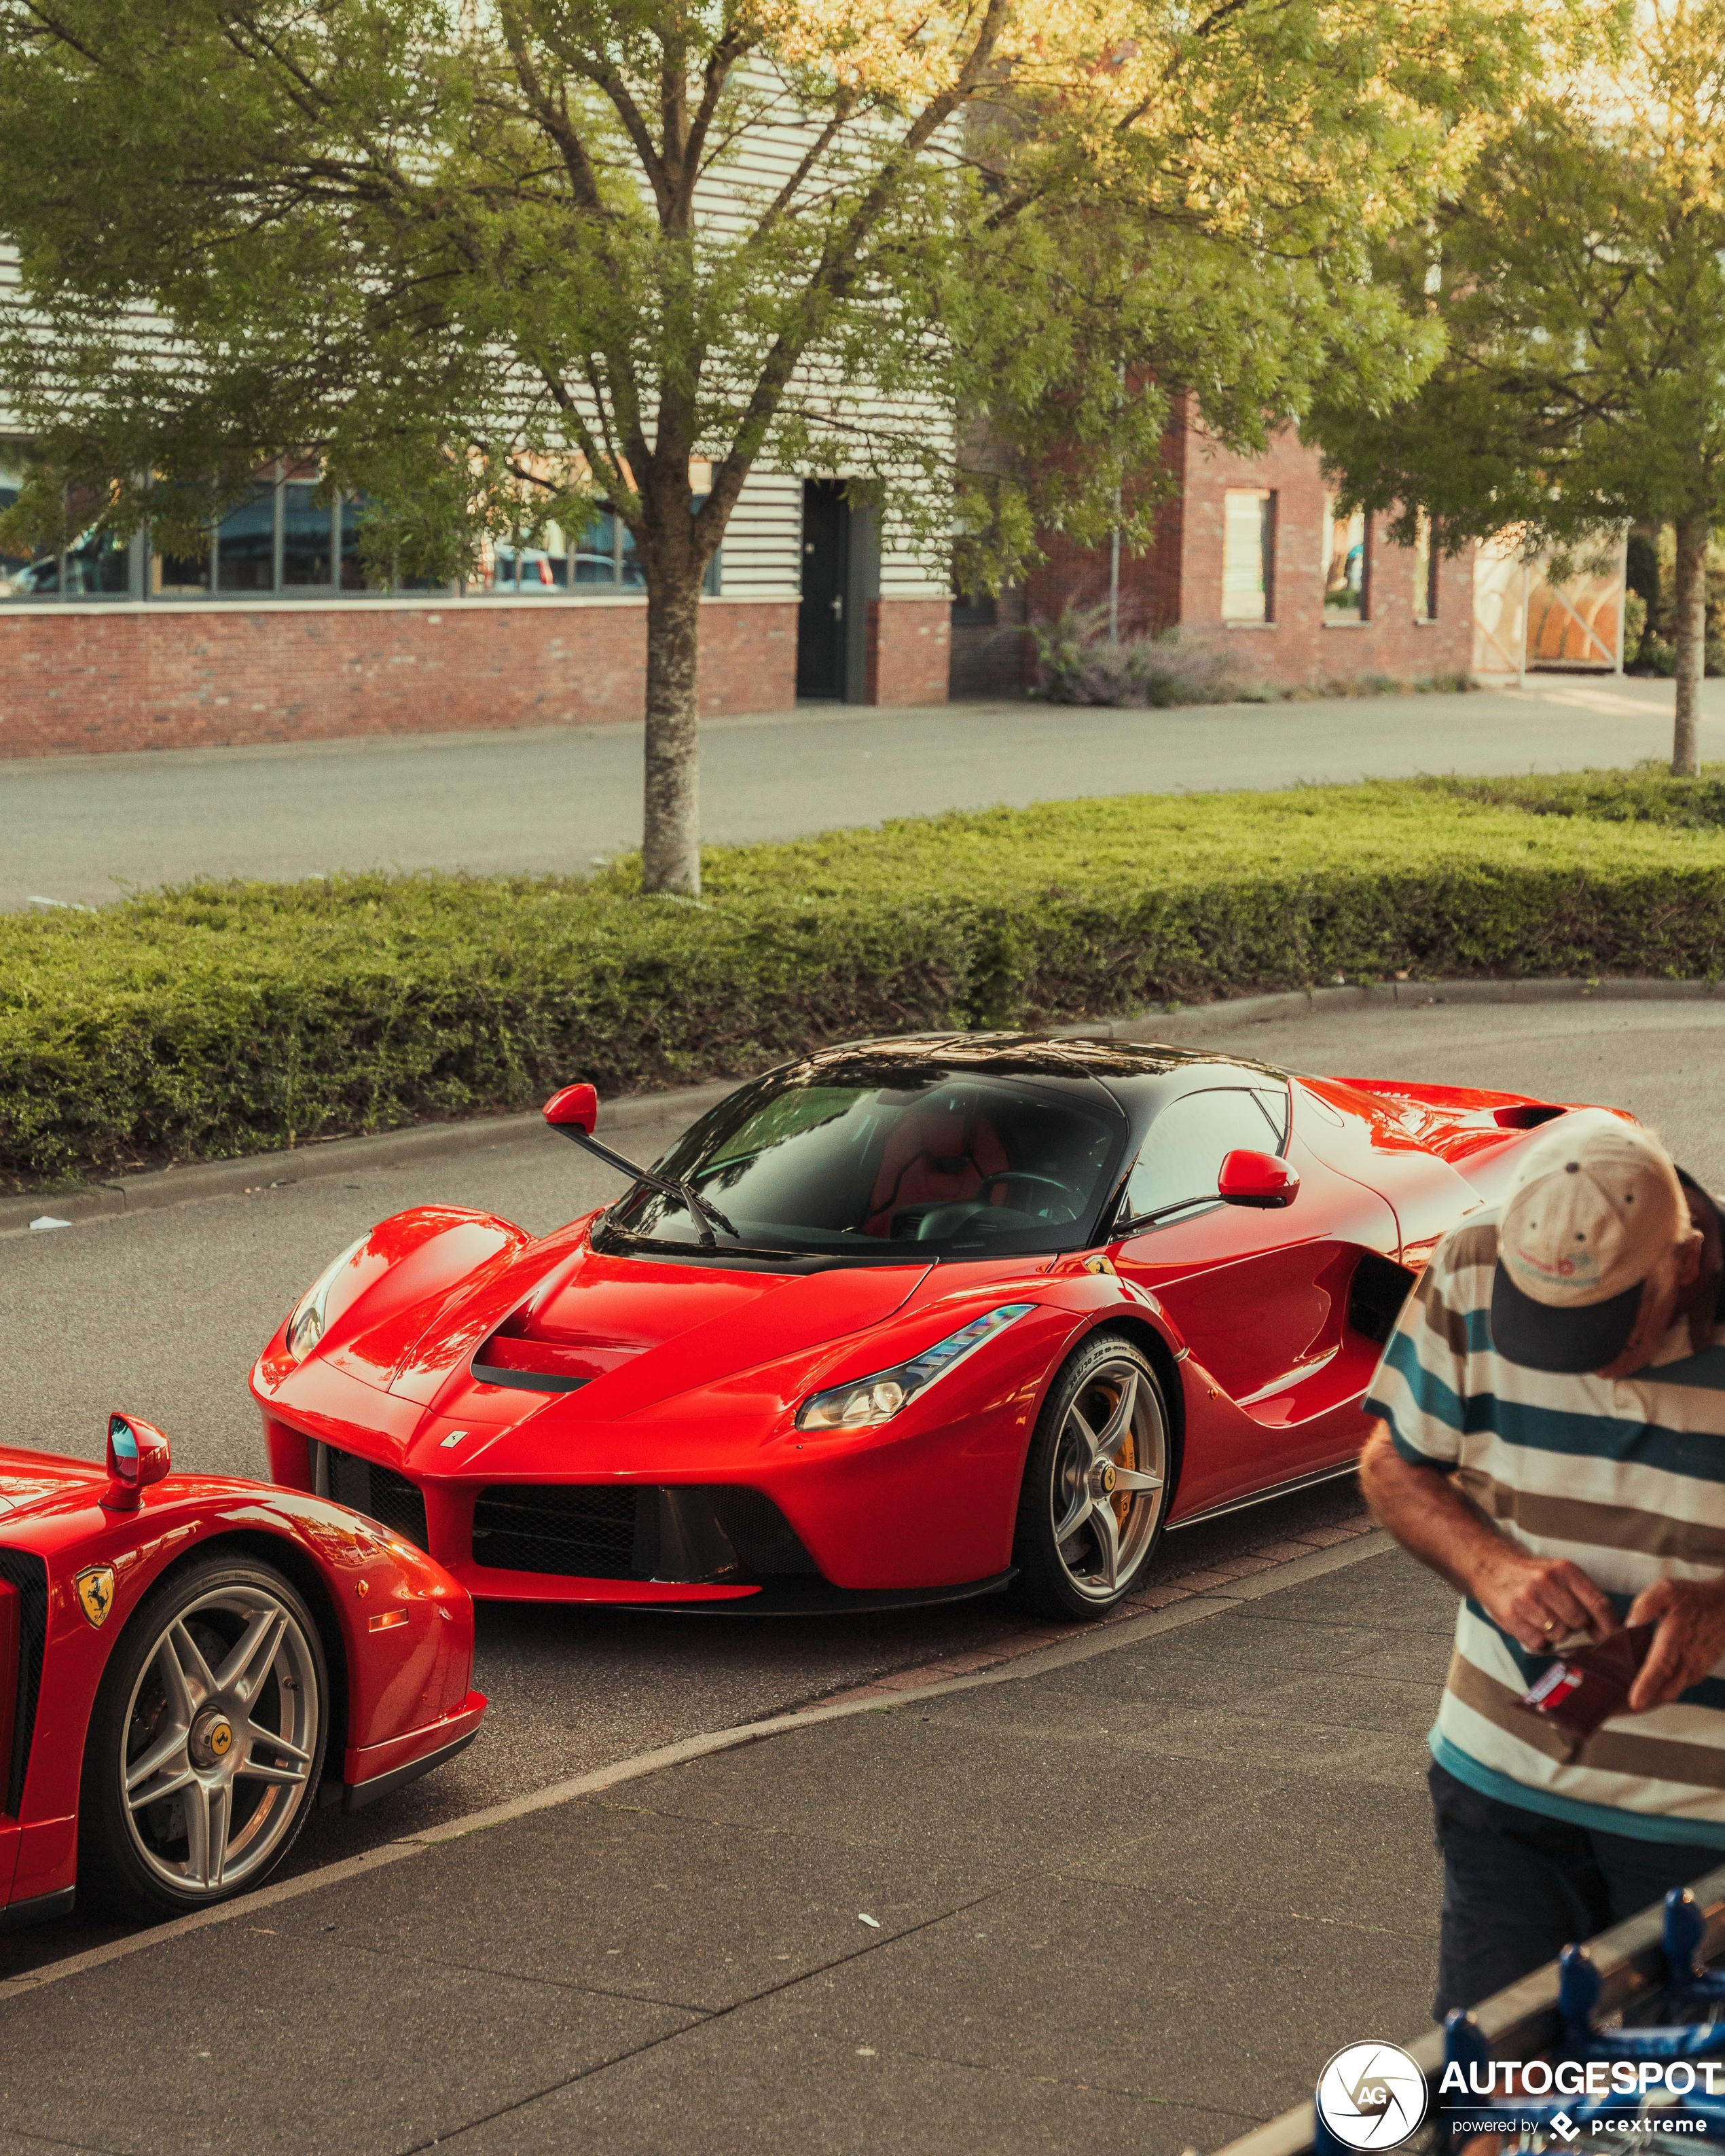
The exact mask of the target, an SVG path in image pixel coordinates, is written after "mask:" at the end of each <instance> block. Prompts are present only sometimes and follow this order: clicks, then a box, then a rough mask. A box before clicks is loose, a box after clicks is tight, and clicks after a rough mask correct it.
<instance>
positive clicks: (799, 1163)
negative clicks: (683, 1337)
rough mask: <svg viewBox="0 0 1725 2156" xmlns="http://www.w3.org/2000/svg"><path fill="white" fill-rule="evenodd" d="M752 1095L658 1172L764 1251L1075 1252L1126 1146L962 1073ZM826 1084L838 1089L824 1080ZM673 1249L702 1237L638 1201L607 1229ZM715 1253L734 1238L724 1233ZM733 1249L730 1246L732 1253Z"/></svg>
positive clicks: (680, 1211)
mask: <svg viewBox="0 0 1725 2156" xmlns="http://www.w3.org/2000/svg"><path fill="white" fill-rule="evenodd" d="M823 1075H824V1074H822V1073H820V1072H818V1071H817V1072H816V1073H815V1074H814V1076H813V1078H812V1080H811V1081H810V1082H805V1083H792V1082H787V1081H783V1080H778V1081H774V1080H772V1079H768V1080H765V1081H762V1083H761V1084H759V1085H756V1086H746V1087H745V1088H744V1089H743V1091H742V1092H741V1093H737V1094H733V1095H732V1097H731V1098H730V1099H729V1100H728V1101H721V1103H720V1105H719V1106H717V1107H716V1108H715V1109H713V1110H712V1111H711V1112H710V1113H709V1114H708V1115H706V1116H703V1117H702V1118H701V1121H700V1122H698V1123H696V1125H695V1126H694V1127H693V1128H692V1129H691V1130H690V1131H689V1132H687V1133H686V1135H685V1137H683V1138H682V1139H681V1140H680V1142H678V1144H677V1145H675V1147H673V1148H672V1149H671V1151H670V1152H669V1153H667V1154H666V1156H665V1158H664V1159H663V1160H662V1161H661V1162H660V1163H659V1168H658V1173H660V1175H661V1176H663V1177H665V1178H666V1179H667V1180H668V1181H673V1182H678V1183H682V1182H686V1183H691V1185H692V1186H693V1187H694V1188H695V1189H696V1191H698V1192H699V1193H700V1194H701V1196H702V1197H703V1198H705V1199H706V1200H707V1201H708V1202H709V1204H711V1205H713V1206H715V1207H716V1208H717V1209H718V1210H719V1211H720V1212H721V1213H722V1214H724V1215H725V1217H726V1219H728V1220H729V1221H730V1222H732V1224H733V1225H734V1226H735V1227H736V1229H737V1235H738V1237H739V1238H740V1240H742V1242H743V1243H744V1244H747V1245H755V1246H757V1247H760V1248H763V1249H767V1250H790V1251H796V1252H798V1253H814V1254H819V1255H834V1256H840V1255H853V1256H855V1257H857V1258H859V1259H864V1260H867V1259H875V1260H879V1259H881V1258H884V1257H887V1256H888V1255H896V1254H897V1253H898V1251H899V1250H902V1251H903V1253H904V1255H905V1256H906V1258H911V1257H912V1256H914V1257H915V1258H916V1259H927V1258H939V1257H945V1256H957V1255H964V1256H970V1257H987V1256H1006V1255H1012V1254H1013V1253H1014V1252H1019V1251H1028V1250H1050V1251H1054V1250H1074V1249H1078V1248H1081V1247H1082V1246H1083V1244H1084V1241H1085V1239H1086V1229H1087V1228H1088V1226H1089V1224H1090V1222H1091V1219H1092V1218H1093V1216H1094V1215H1095V1214H1096V1209H1097V1208H1098V1206H1099V1205H1100V1204H1101V1199H1102V1197H1103V1195H1104V1193H1105V1191H1106V1189H1107V1188H1108V1187H1109V1184H1108V1178H1109V1176H1110V1174H1111V1172H1112V1170H1113V1168H1114V1163H1115V1162H1116V1160H1117V1157H1118V1155H1119V1153H1120V1151H1121V1149H1122V1143H1123V1141H1124V1138H1125V1119H1124V1117H1123V1116H1120V1115H1119V1114H1118V1112H1117V1111H1113V1109H1112V1105H1111V1103H1109V1102H1106V1101H1102V1100H1096V1101H1079V1100H1076V1099H1075V1098H1073V1097H1072V1096H1071V1094H1070V1092H1069V1091H1066V1090H1065V1089H1064V1088H1061V1087H1060V1086H1054V1085H1039V1084H1038V1083H1037V1082H1036V1081H1035V1080H1034V1079H1024V1078H996V1077H992V1076H983V1075H977V1074H974V1073H971V1072H965V1073H963V1074H947V1075H940V1074H934V1075H931V1076H930V1077H929V1078H928V1079H927V1081H926V1082H924V1083H922V1084H915V1083H906V1082H905V1081H906V1076H907V1075H909V1074H901V1073H895V1074H894V1075H896V1076H897V1077H898V1078H899V1083H897V1084H896V1085H892V1086H870V1085H864V1084H840V1083H837V1082H834V1083H830V1084H828V1083H823V1082H821V1080H822V1077H823ZM832 1075H833V1076H834V1079H837V1078H838V1077H839V1076H843V1075H849V1074H846V1073H842V1072H837V1073H834V1074H832ZM613 1218H614V1220H615V1222H616V1224H617V1225H618V1226H619V1227H620V1228H621V1229H623V1230H624V1232H625V1233H626V1234H628V1235H632V1236H636V1237H639V1238H641V1239H642V1240H646V1241H650V1242H653V1243H657V1244H671V1245H676V1246H677V1247H679V1248H683V1247H689V1246H693V1245H698V1244H699V1243H700V1242H701V1226H700V1224H699V1223H698V1221H697V1220H696V1219H691V1214H690V1211H689V1209H688V1207H687V1206H685V1205H684V1204H682V1203H681V1202H680V1200H679V1199H674V1198H668V1197H665V1196H663V1195H661V1194H660V1193H656V1192H653V1191H648V1190H639V1191H637V1192H636V1193H634V1195H633V1196H632V1197H631V1198H630V1199H629V1201H628V1202H627V1203H626V1204H624V1206H623V1207H621V1208H620V1209H619V1211H618V1213H617V1214H614V1216H613ZM718 1242H719V1248H720V1250H721V1251H722V1250H724V1249H725V1248H726V1246H727V1245H730V1244H731V1239H730V1238H729V1237H728V1236H726V1235H725V1234H724V1233H723V1232H722V1231H721V1233H720V1235H719V1238H718ZM732 1247H734V1245H732Z"/></svg>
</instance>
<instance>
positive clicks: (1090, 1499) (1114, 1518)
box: [1050, 1355, 1168, 1603]
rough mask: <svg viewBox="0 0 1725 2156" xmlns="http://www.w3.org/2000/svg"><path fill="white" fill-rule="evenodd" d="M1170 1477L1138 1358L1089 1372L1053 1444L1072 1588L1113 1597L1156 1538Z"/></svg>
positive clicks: (1055, 1498) (1053, 1495)
mask: <svg viewBox="0 0 1725 2156" xmlns="http://www.w3.org/2000/svg"><path fill="white" fill-rule="evenodd" d="M1167 1478H1168V1432H1167V1429H1166V1426H1165V1424H1164V1423H1163V1414H1162V1406H1161V1403H1160V1402H1159V1401H1158V1399H1157V1398H1156V1396H1155V1394H1154V1392H1153V1389H1152V1388H1151V1387H1150V1386H1149V1385H1148V1384H1147V1383H1145V1382H1144V1380H1143V1376H1142V1372H1141V1371H1140V1369H1139V1368H1138V1366H1137V1363H1136V1361H1134V1360H1132V1359H1131V1358H1127V1357H1126V1356H1123V1355H1122V1356H1119V1357H1110V1358H1108V1359H1107V1360H1106V1361H1104V1362H1101V1363H1097V1364H1096V1368H1094V1369H1093V1370H1091V1371H1090V1372H1089V1373H1087V1374H1086V1378H1085V1380H1084V1383H1082V1384H1081V1386H1080V1388H1079V1389H1078V1391H1077V1393H1076V1394H1075V1396H1074V1398H1073V1399H1072V1402H1071V1404H1070V1406H1069V1407H1068V1408H1067V1409H1066V1414H1065V1419H1064V1421H1063V1422H1062V1423H1061V1425H1060V1435H1059V1438H1058V1439H1057V1440H1056V1442H1055V1459H1054V1472H1053V1475H1052V1477H1051V1479H1050V1508H1051V1519H1052V1525H1053V1529H1054V1543H1055V1551H1056V1553H1057V1554H1058V1557H1059V1560H1060V1567H1061V1569H1062V1570H1063V1571H1064V1573H1065V1577H1066V1579H1067V1581H1068V1583H1069V1584H1070V1586H1071V1588H1072V1589H1073V1590H1074V1591H1075V1592H1076V1594H1079V1595H1081V1596H1082V1597H1083V1598H1084V1599H1086V1600H1087V1601H1091V1602H1098V1603H1106V1602H1110V1601H1111V1600H1112V1599H1114V1597H1115V1596H1116V1595H1117V1594H1118V1593H1119V1591H1120V1589H1121V1585H1122V1582H1124V1581H1126V1580H1128V1579H1130V1578H1131V1577H1132V1573H1134V1572H1135V1571H1136V1570H1137V1567H1138V1565H1139V1564H1140V1563H1141V1562H1142V1558H1143V1557H1144V1554H1145V1553H1146V1551H1147V1550H1148V1548H1150V1545H1151V1543H1153V1541H1154V1540H1155V1537H1156V1530H1157V1527H1158V1525H1159V1523H1160V1521H1161V1517H1162V1508H1163V1503H1164V1501H1165V1497H1164V1491H1165V1486H1166V1482H1167Z"/></svg>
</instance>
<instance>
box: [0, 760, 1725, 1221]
mask: <svg viewBox="0 0 1725 2156" xmlns="http://www.w3.org/2000/svg"><path fill="white" fill-rule="evenodd" d="M705 873H706V887H707V895H706V900H705V901H704V902H703V903H702V904H701V906H691V905H689V904H686V903H682V902H679V901H662V900H647V899H644V898H642V897H641V896H639V873H638V869H637V867H636V866H635V865H634V864H632V863H624V864H620V865H618V866H617V867H615V868H613V869H610V870H606V871H605V872H604V873H603V875H600V876H599V877H598V878H597V879H595V880H593V881H591V882H586V881H575V880H558V879H553V878H539V879H502V880H480V879H474V878H465V877H455V876H433V875H414V876H405V877H400V878H386V877H379V876H342V877H336V878H333V879H330V880H312V881H310V882H306V883H298V884H248V883H232V884H203V885H187V886H185V887H183V888H182V889H178V890H175V891H166V892H162V893H160V894H157V895H154V896H146V897H140V898H133V899H129V900H126V901H123V902H121V903H120V904H117V905H115V906H106V907H104V908H103V909H101V911H99V912H97V913H95V914H88V915H80V914H56V915H55V916H52V917H51V918H49V919H39V918H34V917H28V916H3V917H0V1180H4V1181H6V1182H8V1183H11V1184H12V1185H13V1187H16V1186H17V1185H18V1184H19V1183H23V1182H26V1181H29V1182H36V1181H41V1180H44V1179H51V1178H64V1177H66V1176H69V1175H72V1174H75V1173H80V1172H85V1171H88V1170H90V1169H91V1168H97V1169H102V1170H109V1171H111V1170H113V1169H115V1168H126V1167H132V1166H141V1165H144V1164H146V1163H156V1162H160V1161H162V1160H165V1159H175V1160H179V1159H187V1158H195V1157H198V1156H223V1155H234V1154H240V1153H245V1152H257V1151H262V1150H267V1149H269V1148H271V1147H279V1146H288V1145H295V1144H302V1143H305V1142H308V1141H310V1140H312V1139H317V1138H325V1137H334V1136H337V1135H341V1134H346V1133H348V1132H361V1131H376V1130H383V1129H388V1128H390V1127H394V1126H397V1125H400V1124H403V1123H408V1122H415V1121H420V1120H424V1119H428V1118H439V1117H449V1116H470V1115H475V1114H483V1113H486V1112H490V1111H501V1110H506V1109H511V1108H521V1107H524V1106H531V1105H532V1104H533V1103H535V1102H536V1101H539V1100H541V1099H542V1098H543V1097H544V1096H545V1095H546V1094H547V1092H549V1091H551V1089H552V1086H555V1085H557V1084H559V1083H561V1082H562V1081H565V1080H567V1079H569V1078H572V1077H575V1076H582V1077H587V1078H591V1079H593V1081H595V1082H597V1084H598V1086H600V1088H601V1089H602V1091H609V1092H617V1091H625V1090H629V1089H633V1088H638V1087H641V1086H651V1085H658V1084H664V1083H666V1082H675V1081H682V1080H691V1079H695V1078H697V1077H705V1076H711V1075H721V1074H728V1073H732V1072H742V1071H746V1070H751V1069H754V1068H758V1067H759V1066H760V1065H762V1064H763V1063H766V1062H768V1061H770V1060H773V1059H775V1058H777V1057H780V1056H783V1055H788V1054H791V1053H793V1052H795V1051H796V1050H799V1049H802V1048H805V1047H808V1046H809V1045H814V1044H817V1043H819V1042H823V1041H828V1040H833V1039H844V1038H846V1037H848V1036H854V1035H859V1034H875V1033H897V1032H903V1031H906V1030H909V1029H915V1028H919V1027H927V1026H945V1025H954V1026H966V1027H970V1026H980V1027H988V1026H1019V1025H1035V1024H1044V1023H1045V1022H1050V1021H1060V1020H1068V1019H1079V1018H1083V1017H1086V1016H1089V1015H1092V1014H1107V1013H1118V1012H1122V1011H1127V1010H1130V1009H1135V1008H1139V1007H1142V1006H1143V1005H1145V1004H1150V1003H1154V1002H1159V1001H1166V1000H1176V999H1178V1000H1191V999H1194V998H1202V997H1209V996H1212V995H1215V994H1218V993H1224V992H1227V991H1230V990H1242V991H1243V990H1247V989H1251V988H1270V987H1291V986H1298V985H1302V984H1304V983H1309V982H1313V981H1324V980H1328V979H1331V978H1333V977H1334V976H1335V975H1337V974H1338V973H1341V974H1344V975H1346V976H1348V978H1379V977H1382V976H1384V975H1385V974H1388V973H1392V972H1394V971H1396V970H1398V969H1405V970H1408V971H1410V972H1414V973H1420V974H1427V975H1431V974H1458V975H1459V974H1468V973H1482V974H1483V973H1497V974H1511V973H1527V974H1538V973H1571V974H1577V973H1579V974H1596V973H1661V974H1668V975H1672V976H1686V975H1706V976H1713V975H1716V974H1717V973H1721V972H1722V971H1725V786H1722V785H1721V783H1720V778H1719V776H1718V774H1717V773H1709V774H1707V775H1705V776H1703V778H1701V779H1698V780H1692V781H1672V780H1670V779H1665V780H1663V781H1661V780H1660V779H1659V778H1657V777H1656V775H1654V774H1651V773H1627V774H1620V773H1589V774H1584V776H1583V777H1581V778H1574V779H1563V780H1549V781H1547V780H1537V779H1529V780H1517V781H1513V782H1499V781H1490V780H1481V781H1454V782H1435V781H1421V782H1409V783H1398V784H1368V785H1362V786H1350V787H1312V788H1296V789H1295V790H1293V791H1291V792H1286V793H1266V794H1238V793H1235V794H1225V795H1209V796H1195V795H1187V796H1169V795H1134V796H1130V797H1125V798H1117V799H1108V800H1091V801H1076V802H1063V803H1055V804H1051V805H1049V806H1046V807H1042V808H1034V809H1029V810H1024V811H1009V810H1004V809H1003V810H997V811H993V812H990V813H987V814H980V815H950V816H942V817H935V818H931V819H917V820H906V821H901V822H897V823H893V824H887V825H886V826H885V827H884V828H883V829H880V830H875V831H863V832H851V833H840V834H829V835H827V836H824V837H822V838H818V839H804V840H798V841H795V842H793V843H790V844H781V845H772V846H751V847H740V848H716V849H714V850H711V852H710V853H709V854H708V855H706V866H705ZM1170 1030H1171V1031H1173V1032H1176V1033H1177V1032H1178V1024H1174V1025H1173V1026H1171V1028H1170Z"/></svg>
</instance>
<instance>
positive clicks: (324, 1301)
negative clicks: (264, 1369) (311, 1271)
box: [287, 1235, 367, 1356]
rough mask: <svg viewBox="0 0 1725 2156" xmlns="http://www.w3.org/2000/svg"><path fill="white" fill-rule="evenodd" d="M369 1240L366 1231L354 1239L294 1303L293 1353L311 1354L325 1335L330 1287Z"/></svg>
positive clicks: (289, 1334)
mask: <svg viewBox="0 0 1725 2156" xmlns="http://www.w3.org/2000/svg"><path fill="white" fill-rule="evenodd" d="M366 1242H367V1238H366V1237H365V1236H363V1235H362V1236H360V1237H359V1239H358V1240H357V1241H356V1242H352V1243H350V1244H349V1245H347V1249H346V1250H343V1251H342V1253H341V1256H340V1257H339V1258H331V1260H330V1262H329V1264H328V1265H326V1266H325V1267H324V1269H323V1270H322V1271H321V1273H320V1274H319V1275H318V1276H317V1278H316V1280H315V1281H313V1282H312V1283H311V1286H310V1287H308V1288H307V1289H306V1291H305V1294H304V1295H302V1296H300V1300H299V1301H297V1302H296V1303H295V1305H294V1314H293V1316H292V1317H290V1318H289V1320H288V1328H287V1351H288V1353H289V1354H290V1355H295V1356H299V1355H305V1354H309V1353H311V1349H312V1348H314V1347H316V1345H317V1343H318V1342H319V1341H320V1340H321V1339H322V1337H323V1329H324V1327H325V1326H326V1324H327V1323H328V1322H329V1305H330V1290H331V1288H332V1287H333V1286H335V1285H336V1281H337V1280H338V1279H339V1278H340V1277H341V1268H342V1266H343V1265H347V1263H348V1262H349V1261H350V1260H352V1259H353V1258H354V1257H356V1256H357V1255H358V1253H359V1252H360V1251H361V1250H363V1249H364V1248H365V1246H366Z"/></svg>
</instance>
